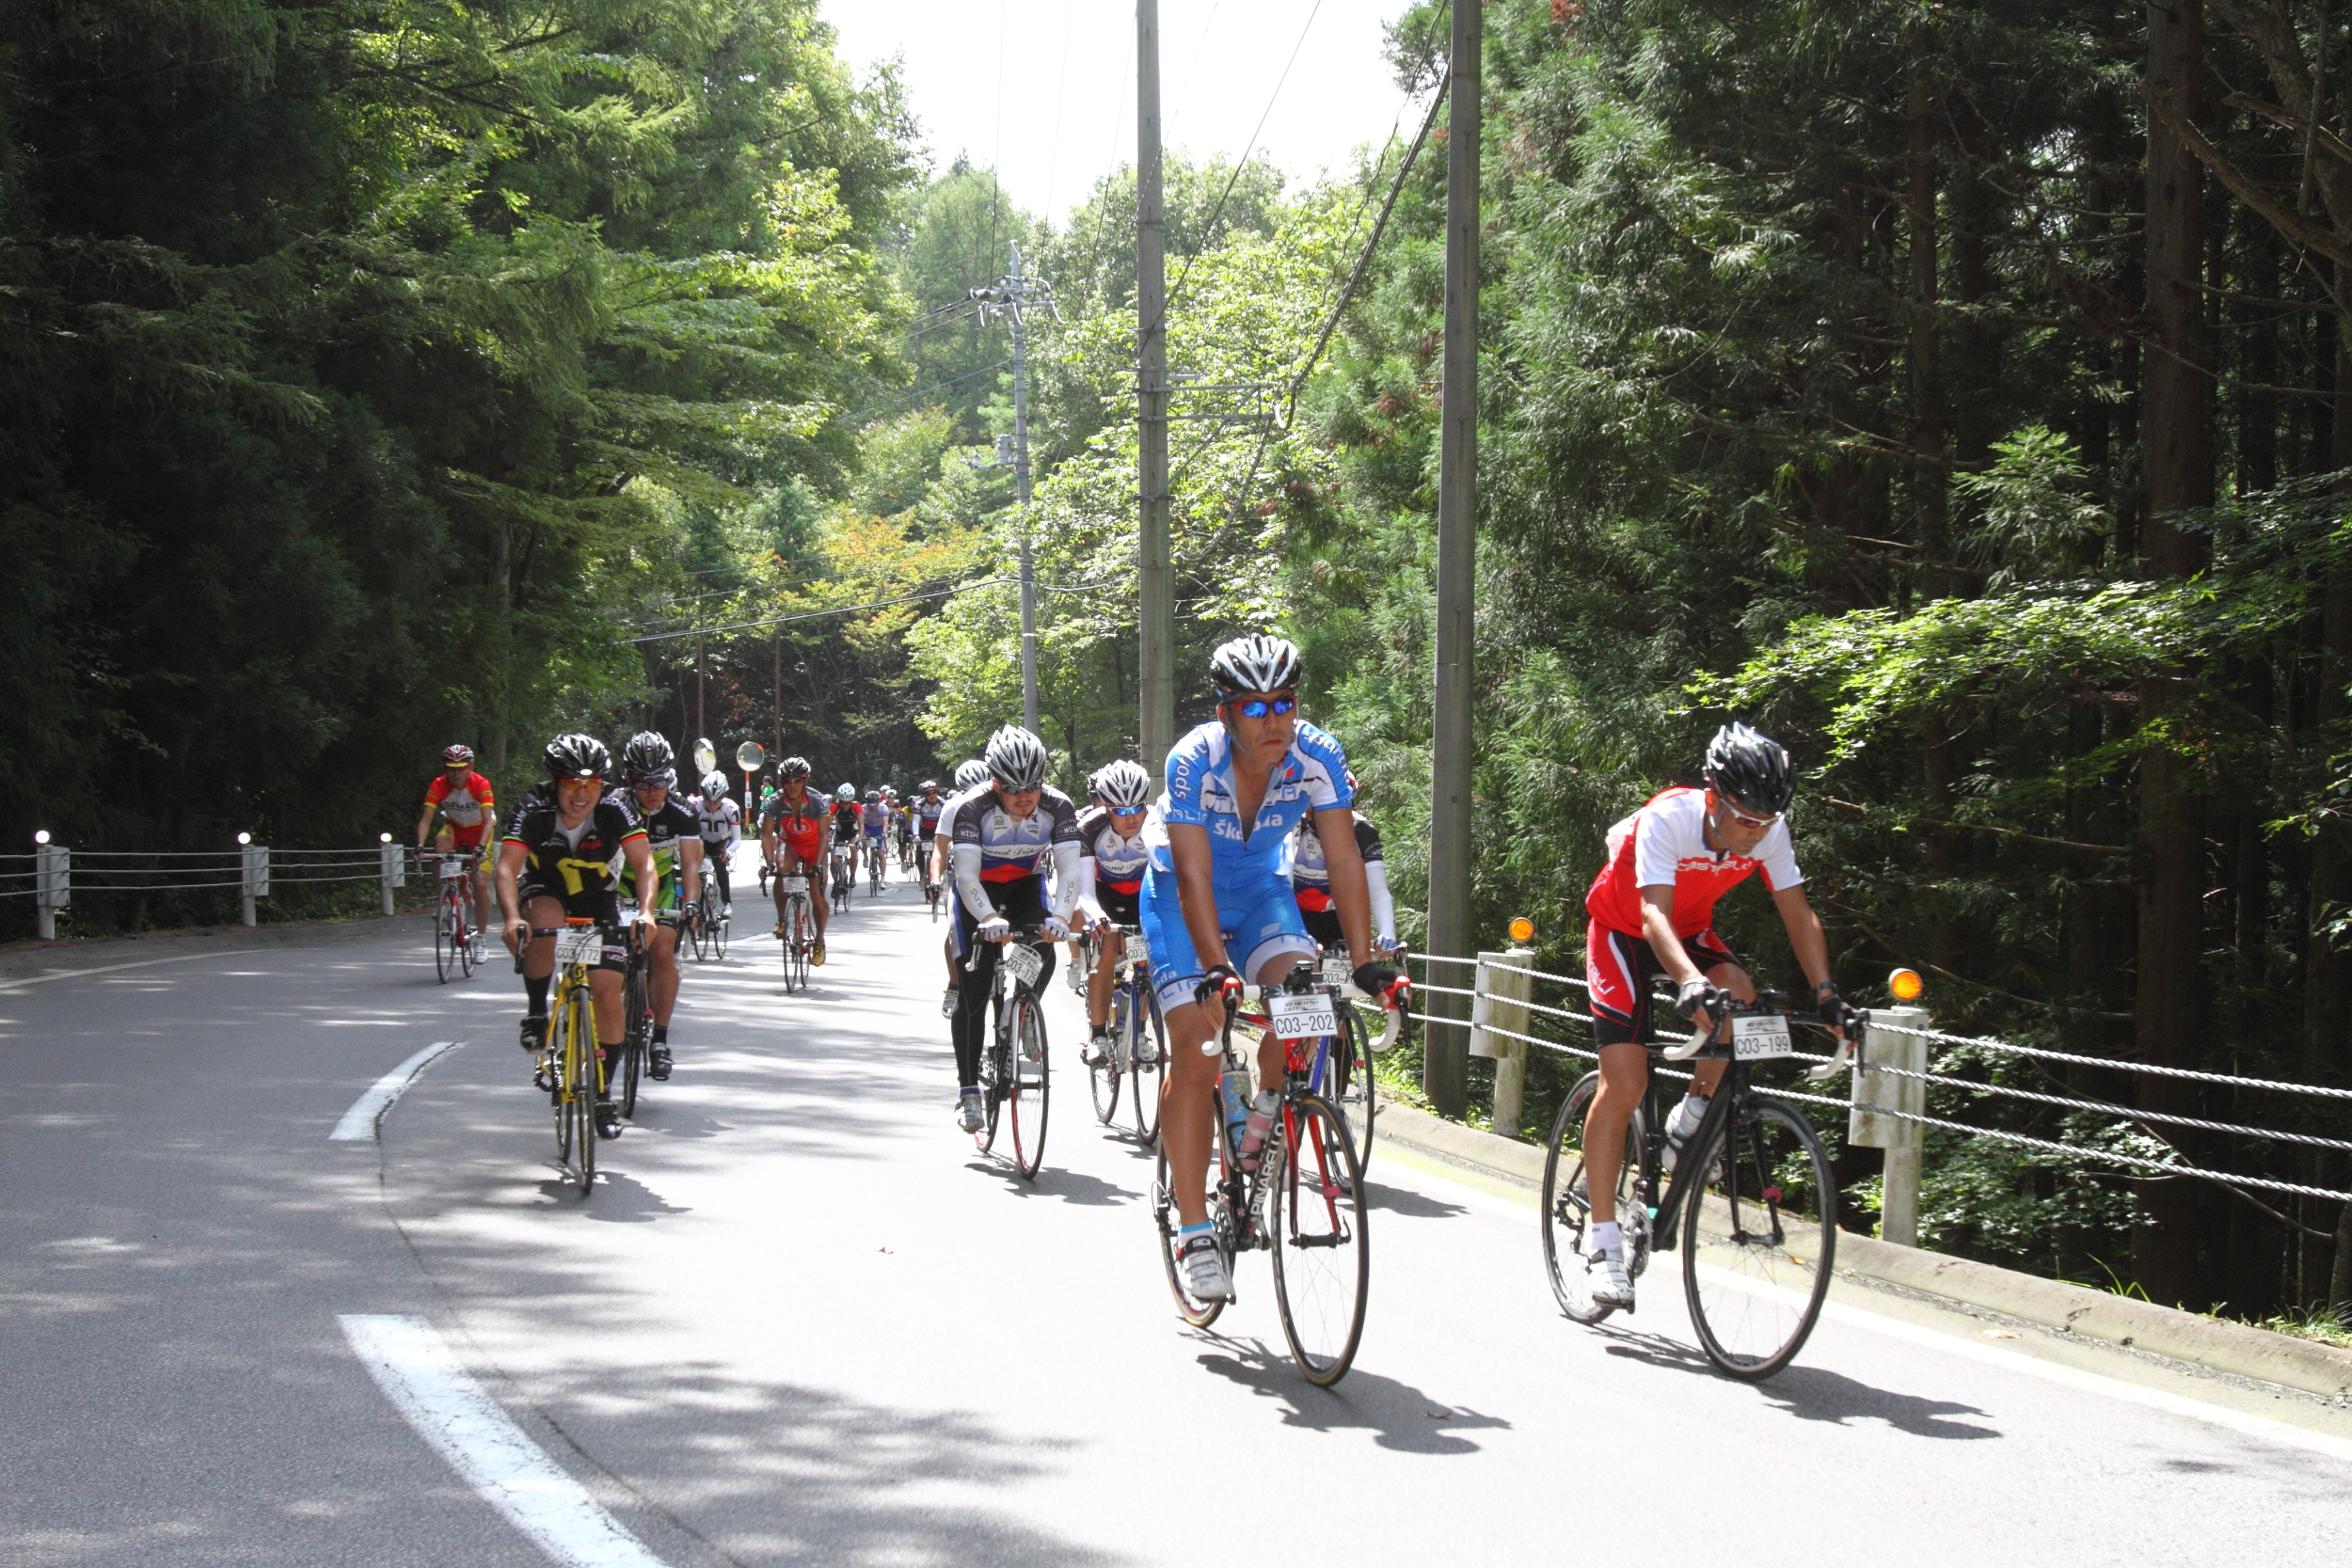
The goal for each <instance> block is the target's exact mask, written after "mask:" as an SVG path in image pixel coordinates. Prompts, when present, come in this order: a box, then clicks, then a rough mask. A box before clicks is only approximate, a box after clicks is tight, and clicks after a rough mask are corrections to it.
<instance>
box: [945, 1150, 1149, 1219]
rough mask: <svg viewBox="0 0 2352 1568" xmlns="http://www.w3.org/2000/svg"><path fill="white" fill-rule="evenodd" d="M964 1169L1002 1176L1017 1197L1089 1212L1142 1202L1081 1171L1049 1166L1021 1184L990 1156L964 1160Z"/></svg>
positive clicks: (1130, 1191) (1136, 1195)
mask: <svg viewBox="0 0 2352 1568" xmlns="http://www.w3.org/2000/svg"><path fill="white" fill-rule="evenodd" d="M964 1169H966V1170H976V1171H980V1172H983V1173H985V1174H987V1175H990V1176H998V1177H1002V1178H1003V1179H1004V1182H1005V1190H1006V1191H1007V1192H1009V1193H1011V1194H1012V1195H1014V1196H1017V1197H1053V1198H1059V1199H1060V1200H1061V1201H1062V1202H1064V1203H1075V1204H1078V1205H1080V1206H1081V1207H1084V1208H1089V1209H1112V1208H1117V1207H1119V1206H1120V1204H1126V1203H1140V1202H1142V1201H1143V1195H1142V1194H1141V1193H1138V1192H1136V1191H1135V1190H1134V1189H1132V1188H1128V1187H1121V1186H1119V1185H1118V1184H1116V1183H1115V1182H1110V1181H1105V1180H1103V1179H1102V1178H1101V1177H1099V1176H1089V1175H1087V1174H1086V1173H1085V1172H1084V1171H1075V1170H1057V1169H1056V1168H1055V1167H1054V1166H1052V1165H1047V1166H1045V1167H1044V1168H1043V1169H1042V1170H1040V1171H1039V1172H1038V1173H1037V1180H1035V1181H1024V1180H1021V1178H1020V1176H1019V1175H1018V1174H1017V1173H1016V1172H1015V1171H1014V1170H1013V1168H1012V1166H1011V1165H1009V1164H1006V1163H1005V1162H1003V1161H1001V1160H999V1159H997V1158H996V1157H995V1156H994V1155H992V1154H982V1155H978V1156H976V1157H975V1158H973V1159H970V1160H967V1161H965V1162H964Z"/></svg>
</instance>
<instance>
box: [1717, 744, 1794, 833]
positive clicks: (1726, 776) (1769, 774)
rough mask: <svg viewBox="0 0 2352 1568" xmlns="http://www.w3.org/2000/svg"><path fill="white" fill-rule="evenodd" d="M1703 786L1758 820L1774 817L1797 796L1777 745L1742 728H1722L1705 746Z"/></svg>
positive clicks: (1791, 773) (1790, 771)
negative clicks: (1753, 815) (1758, 817)
mask: <svg viewBox="0 0 2352 1568" xmlns="http://www.w3.org/2000/svg"><path fill="white" fill-rule="evenodd" d="M1707 786H1708V788H1709V789H1712V790H1713V791H1714V792H1715V793H1716V794H1718V795H1720V796H1722V797H1724V799H1725V800H1730V801H1732V802H1733V803H1734V804H1736V805H1740V806H1743V807H1745V808H1746V809H1747V810H1749V811H1752V812H1756V813H1757V814H1758V815H1760V816H1779V815H1780V814H1781V813H1782V812H1785V811H1787V810H1788V802H1789V800H1790V799H1792V798H1793V797H1794V796H1795V795H1796V793H1797V779H1796V773H1795V770H1794V769H1793V768H1790V767H1789V766H1788V752H1786V751H1784V750H1782V749H1781V744H1780V742H1779V741H1777V740H1773V739H1772V738H1771V737H1769V736H1761V735H1758V734H1756V732H1755V731H1754V730H1752V729H1750V728H1748V726H1747V725H1745V724H1739V723H1732V724H1725V725H1724V727H1723V728H1722V729H1720V730H1717V731H1716V732H1715V738H1714V739H1713V740H1710V741H1708V744H1707Z"/></svg>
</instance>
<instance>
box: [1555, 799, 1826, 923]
mask: <svg viewBox="0 0 2352 1568" xmlns="http://www.w3.org/2000/svg"><path fill="white" fill-rule="evenodd" d="M1759 870H1760V871H1762V872H1763V873H1764V885H1765V887H1766V888H1768V889H1770V890H1771V891H1772V892H1774V893H1778V892H1780V891H1781V890H1782V889H1784V888H1792V887H1795V886H1797V885H1798V884H1799V883H1801V882H1803V881H1804V872H1802V871H1800V870H1798V869H1797V857H1796V851H1795V849H1794V848H1793V847H1792V846H1791V843H1790V840H1789V837H1788V818H1786V817H1783V818H1782V819H1781V820H1780V821H1778V822H1775V823H1773V824H1772V832H1768V833H1766V834H1765V835H1764V839H1763V842H1762V843H1760V844H1758V845H1757V846H1756V850H1755V852H1754V853H1753V854H1747V855H1734V854H1731V853H1729V852H1727V851H1724V850H1720V849H1712V848H1709V847H1708V843H1707V791H1705V790H1703V789H1666V790H1661V791H1660V792H1659V793H1658V794H1656V795H1653V796H1651V797H1650V799H1649V801H1648V803H1647V804H1645V806H1643V807H1642V809H1641V810H1640V811H1637V812H1635V813H1634V814H1633V815H1632V816H1629V817H1627V818H1626V819H1625V820H1624V821H1622V822H1619V823H1617V824H1616V825H1615V826H1614V827H1612V828H1611V829H1610V830H1609V860H1608V863H1606V864H1605V865H1603V866H1602V867H1601V868H1600V874H1599V875H1598V876H1597V877H1595V878H1594V879H1593V886H1592V891H1590V892H1589V893H1587V894H1585V895H1584V908H1585V910H1586V911H1587V912H1589V913H1590V914H1591V915H1592V917H1593V919H1594V921H1595V922H1596V923H1597V924H1598V925H1601V926H1603V927H1607V928H1609V929H1610V930H1613V931H1623V932H1625V933H1626V934H1627V935H1629V936H1636V937H1638V936H1640V935H1642V889H1644V888H1645V887H1668V886H1671V887H1672V888H1673V889H1674V890H1675V900H1674V932H1675V935H1677V936H1678V937H1695V936H1697V935H1699V934H1700V933H1701V932H1703V931H1705V930H1706V929H1707V928H1708V927H1709V926H1711V925H1713V924H1714V919H1715V901H1716V900H1717V899H1719V898H1721V897H1722V896H1723V895H1724V894H1726V893H1728V892H1730V891H1731V890H1732V889H1733V888H1734V887H1737V886H1738V885H1739V884H1740V883H1741V882H1743V881H1745V880H1747V879H1748V878H1749V877H1750V876H1752V875H1753V874H1754V873H1756V872H1757V871H1759Z"/></svg>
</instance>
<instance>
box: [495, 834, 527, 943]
mask: <svg viewBox="0 0 2352 1568" xmlns="http://www.w3.org/2000/svg"><path fill="white" fill-rule="evenodd" d="M522 870H523V847H522V846H521V845H519V844H503V843H502V844H501V845H500V846H499V872H498V880H499V913H500V914H501V915H502V916H504V917H505V921H506V925H507V928H508V930H509V932H510V933H511V932H512V931H513V928H514V927H516V926H520V925H522V924H523V912H522V900H521V896H520V895H519V894H518V893H517V892H516V885H515V884H516V879H517V878H519V877H520V876H521V875H522Z"/></svg>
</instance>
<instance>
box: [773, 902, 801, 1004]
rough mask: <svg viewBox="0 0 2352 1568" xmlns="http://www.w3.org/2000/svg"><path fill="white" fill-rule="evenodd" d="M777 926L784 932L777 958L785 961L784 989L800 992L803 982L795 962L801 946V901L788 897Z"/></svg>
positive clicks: (777, 950) (780, 912)
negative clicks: (796, 969)
mask: <svg viewBox="0 0 2352 1568" xmlns="http://www.w3.org/2000/svg"><path fill="white" fill-rule="evenodd" d="M776 924H777V926H778V927H781V928H782V929H783V931H784V935H783V937H782V938H780V939H779V940H778V941H777V942H776V952H777V956H778V957H779V958H782V959H783V961H784V989H785V990H787V991H794V990H800V989H801V981H800V976H799V975H798V974H797V973H795V965H794V961H793V959H794V956H795V955H796V954H797V953H799V951H800V946H801V901H800V900H799V899H798V898H795V897H792V896H791V895H786V897H785V900H784V908H783V909H782V910H781V911H778V919H777V921H776Z"/></svg>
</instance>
